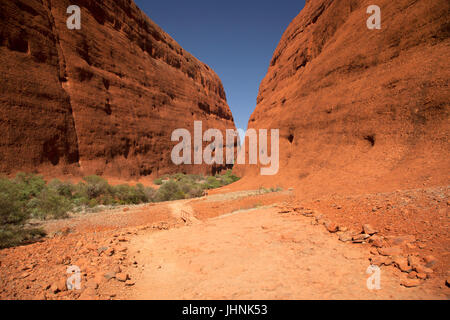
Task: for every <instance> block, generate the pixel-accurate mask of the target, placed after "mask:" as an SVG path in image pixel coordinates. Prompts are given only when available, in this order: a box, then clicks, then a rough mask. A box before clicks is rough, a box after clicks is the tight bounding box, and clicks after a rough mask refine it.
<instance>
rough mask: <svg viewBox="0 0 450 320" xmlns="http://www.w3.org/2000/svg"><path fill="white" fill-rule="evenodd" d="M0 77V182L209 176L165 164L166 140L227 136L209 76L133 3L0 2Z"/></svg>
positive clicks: (218, 94)
mask: <svg viewBox="0 0 450 320" xmlns="http://www.w3.org/2000/svg"><path fill="white" fill-rule="evenodd" d="M69 5H78V6H79V7H80V8H81V30H69V29H68V28H67V26H66V20H67V18H68V16H69V15H68V14H67V13H66V10H67V7H68V6H69ZM0 74H1V76H0V132H1V134H0V154H1V158H0V172H1V173H6V174H10V173H14V172H16V171H19V170H23V171H31V170H36V171H40V172H43V173H46V174H50V175H59V174H67V173H74V174H78V173H81V174H101V175H107V176H117V177H125V178H130V177H138V176H142V175H150V174H153V175H157V174H163V173H168V172H176V171H187V172H210V171H211V170H215V168H214V169H212V168H211V167H208V166H206V165H204V166H200V167H198V166H196V167H183V168H180V167H176V166H174V165H173V164H172V162H171V160H170V151H171V148H172V147H173V146H174V145H175V143H173V142H171V141H170V138H171V133H172V131H173V130H174V129H176V128H192V127H193V121H194V120H202V121H203V128H204V130H205V129H207V128H211V127H212V128H218V129H224V128H234V122H233V118H232V115H231V112H230V109H229V107H228V105H227V102H226V97H225V92H224V89H223V86H222V84H221V81H220V79H219V78H218V76H217V75H216V74H215V73H214V71H212V70H211V69H210V68H209V67H208V66H207V65H205V64H204V63H202V62H200V61H198V60H197V59H196V58H194V57H193V56H192V55H191V54H189V53H188V52H186V51H184V50H183V48H181V47H180V46H179V45H178V44H177V43H176V42H175V41H174V40H173V39H172V38H171V37H170V36H169V35H167V34H166V33H165V32H164V31H163V30H161V28H159V27H158V26H157V25H156V24H155V23H153V22H152V21H151V20H150V19H149V18H148V17H146V16H145V15H144V14H143V13H142V12H141V11H140V10H139V9H138V8H137V6H136V5H135V4H134V2H133V1H131V0H105V1H97V0H73V1H65V0H42V1H41V0H14V1H0Z"/></svg>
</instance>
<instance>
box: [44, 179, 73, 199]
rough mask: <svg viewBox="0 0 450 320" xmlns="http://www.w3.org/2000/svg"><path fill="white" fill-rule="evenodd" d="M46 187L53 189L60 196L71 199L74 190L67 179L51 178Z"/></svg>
mask: <svg viewBox="0 0 450 320" xmlns="http://www.w3.org/2000/svg"><path fill="white" fill-rule="evenodd" d="M47 186H48V188H50V189H53V190H55V191H56V192H57V193H58V194H59V195H60V196H63V197H66V198H68V199H71V198H72V197H73V193H74V192H75V186H74V185H73V184H72V183H71V182H69V181H60V180H58V179H53V180H51V181H50V182H49V183H48V184H47Z"/></svg>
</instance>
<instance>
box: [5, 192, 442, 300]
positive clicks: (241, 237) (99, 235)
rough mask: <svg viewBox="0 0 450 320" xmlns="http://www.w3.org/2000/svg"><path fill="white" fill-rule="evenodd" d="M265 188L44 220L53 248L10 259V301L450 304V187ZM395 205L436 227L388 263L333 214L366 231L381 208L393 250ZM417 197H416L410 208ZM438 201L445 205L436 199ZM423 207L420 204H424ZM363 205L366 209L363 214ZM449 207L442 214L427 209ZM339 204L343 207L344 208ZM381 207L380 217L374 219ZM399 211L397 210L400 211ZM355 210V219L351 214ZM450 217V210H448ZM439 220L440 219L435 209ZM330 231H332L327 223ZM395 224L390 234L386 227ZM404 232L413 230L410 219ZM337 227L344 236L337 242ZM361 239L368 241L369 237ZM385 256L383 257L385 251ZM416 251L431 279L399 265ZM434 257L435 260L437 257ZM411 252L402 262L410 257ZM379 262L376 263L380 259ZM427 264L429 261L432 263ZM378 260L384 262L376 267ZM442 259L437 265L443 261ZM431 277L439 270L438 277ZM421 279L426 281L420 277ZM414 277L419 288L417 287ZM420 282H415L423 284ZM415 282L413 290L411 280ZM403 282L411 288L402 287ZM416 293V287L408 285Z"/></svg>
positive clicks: (16, 251) (12, 253)
mask: <svg viewBox="0 0 450 320" xmlns="http://www.w3.org/2000/svg"><path fill="white" fill-rule="evenodd" d="M256 192H259V191H258V190H257V191H247V192H238V193H236V192H233V193H219V194H214V195H209V196H207V197H204V198H200V199H194V200H180V201H173V202H167V203H160V204H155V205H143V206H134V207H131V206H129V207H123V208H118V209H115V210H110V211H106V212H99V213H92V214H86V215H84V216H81V215H77V216H75V217H73V218H70V219H68V220H60V221H50V222H46V223H44V227H45V229H46V230H47V231H48V232H49V235H50V237H49V238H47V239H45V240H44V241H43V242H40V243H35V244H32V245H27V246H21V247H16V248H11V249H5V250H1V251H0V274H1V278H0V284H1V291H0V298H1V299H58V300H59V299H164V298H173V299H183V298H188V299H222V298H225V299H263V298H268V299H272V298H273V299H447V298H448V297H449V294H450V292H449V289H448V288H447V287H446V285H445V280H446V277H447V276H448V274H447V273H446V272H447V270H448V263H449V261H448V255H446V254H447V252H446V247H445V243H446V242H445V241H448V239H447V240H446V238H445V237H448V228H445V227H441V229H439V228H434V223H435V222H434V221H432V220H436V221H437V220H438V219H439V218H441V219H442V218H444V216H446V214H447V211H446V210H447V205H448V204H447V201H446V200H442V199H443V198H445V197H448V189H431V190H428V189H427V190H411V191H404V192H399V193H397V194H394V195H388V196H386V195H364V196H360V197H353V198H350V197H349V198H339V197H337V198H335V197H333V198H328V199H320V201H313V202H311V203H307V202H305V203H300V202H299V201H297V200H294V198H293V196H292V195H293V193H292V192H291V191H282V192H279V193H267V194H262V195H255V193H256ZM380 196H382V197H381V199H382V200H385V199H389V201H388V202H389V207H391V206H392V207H393V209H392V211H390V212H389V214H390V217H395V216H397V215H400V212H402V210H403V211H404V210H406V209H407V210H408V212H413V210H412V209H413V208H416V209H417V208H418V207H420V208H422V209H423V212H421V217H422V218H421V219H427V220H428V221H430V223H432V225H430V226H429V228H432V229H433V230H434V231H433V233H429V232H428V231H429V230H428V229H427V228H428V227H426V226H424V227H423V228H424V229H423V230H422V229H420V227H419V226H420V225H421V224H420V222H418V223H417V227H416V229H418V231H419V233H420V234H422V232H426V236H424V234H422V236H419V235H417V237H415V238H414V239H412V240H411V239H409V240H408V241H409V242H410V243H408V241H406V242H405V241H404V242H403V243H401V253H400V254H399V253H396V256H393V257H384V258H383V257H382V256H381V255H380V254H378V251H377V250H376V247H375V246H374V244H375V242H372V243H369V240H368V239H366V241H364V243H352V241H350V242H345V243H344V242H342V241H340V240H338V238H339V237H340V235H341V234H342V232H341V231H339V232H337V233H334V231H335V230H331V229H332V228H333V225H332V224H331V221H332V220H330V221H328V217H326V218H325V217H321V215H322V213H325V214H327V215H328V216H329V217H333V218H334V219H335V220H334V221H336V222H337V224H336V226H339V227H340V228H341V229H342V228H344V226H348V227H349V229H354V230H358V232H355V234H357V233H360V232H361V231H360V230H359V229H361V225H360V224H359V223H358V220H354V221H352V217H354V216H355V215H353V214H352V212H357V211H365V212H368V211H369V210H370V212H371V214H372V216H373V217H375V218H374V219H368V220H367V221H365V222H367V223H370V224H371V225H372V228H374V229H378V230H377V231H378V233H377V234H376V235H374V236H372V237H371V239H375V238H377V237H380V238H381V237H382V236H385V237H386V239H385V240H383V243H382V245H381V246H382V249H383V248H384V249H386V248H390V247H391V246H392V245H393V243H392V242H395V241H397V240H398V239H397V240H396V238H389V237H388V236H390V235H399V234H401V235H405V234H409V235H411V234H413V235H415V234H414V233H409V232H410V230H412V229H409V228H404V229H396V227H397V224H396V223H397V222H398V219H397V218H392V221H390V220H386V221H389V224H387V223H384V224H383V223H381V222H379V220H377V219H376V217H378V216H379V213H377V212H379V211H382V210H384V209H382V208H379V207H381V203H383V204H385V205H387V203H386V201H383V202H382V201H380ZM411 199H413V200H411ZM437 200H439V202H438V201H437ZM417 201H420V203H418V202H417ZM360 205H361V206H360ZM436 205H438V206H439V207H440V208H441V209H442V208H444V209H445V210H440V209H438V210H437V211H436V212H439V214H438V215H437V216H436V214H434V213H433V214H434V219H431V218H432V217H431V216H428V217H427V216H426V215H425V212H431V211H432V210H427V208H433V209H435V206H436ZM338 207H340V209H338ZM372 208H377V209H376V211H372ZM397 210H398V211H397ZM341 211H345V212H348V215H347V218H346V219H342V216H343V215H342V214H339V213H337V212H341ZM444 211H445V212H444ZM433 212H434V211H433ZM323 224H325V227H324V226H323ZM387 225H389V227H390V229H389V230H387V228H386V227H385V226H387ZM400 225H404V222H403V221H402V223H401V224H400ZM327 229H330V230H331V231H333V233H330V232H329V231H328V230H327ZM360 235H361V234H360ZM380 250H381V249H380ZM411 254H414V257H416V258H415V259H416V260H414V261H415V263H417V266H415V267H416V268H417V267H418V268H420V267H422V269H423V268H424V265H425V264H427V261H428V263H429V264H430V265H429V268H425V269H424V270H425V271H426V272H427V274H425V277H428V279H427V280H421V279H418V278H417V277H416V276H415V274H414V272H415V271H412V270H410V271H411V272H410V273H406V272H401V271H400V270H399V269H398V268H397V267H395V266H394V265H395V263H397V262H398V263H401V261H403V260H402V259H408V255H411ZM430 254H431V255H433V256H434V257H435V259H431V260H430V258H429V257H428V256H429V255H430ZM399 255H400V256H399ZM374 258H375V260H373V259H374ZM390 258H392V259H393V260H394V261H395V262H394V263H393V264H391V265H390V266H382V267H381V271H382V273H381V275H382V278H381V286H382V289H381V290H374V291H370V290H368V289H367V287H366V279H367V277H368V276H369V275H367V274H366V273H365V272H366V269H367V267H368V266H369V265H370V263H371V262H370V260H369V259H372V263H375V264H379V263H380V261H383V262H386V261H385V260H384V259H390ZM422 258H427V259H428V260H427V261H423V260H422ZM377 259H378V260H377ZM434 260H436V261H434ZM69 265H77V266H79V267H80V268H81V276H82V289H81V290H74V291H71V290H67V288H66V287H65V279H66V278H67V274H66V269H67V267H68V266H69ZM430 270H431V271H430ZM412 275H414V276H415V277H412ZM408 276H410V277H411V279H409V278H408ZM412 278H414V279H412ZM405 281H406V282H405ZM402 284H403V285H402ZM405 285H407V286H413V287H411V288H406V287H405Z"/></svg>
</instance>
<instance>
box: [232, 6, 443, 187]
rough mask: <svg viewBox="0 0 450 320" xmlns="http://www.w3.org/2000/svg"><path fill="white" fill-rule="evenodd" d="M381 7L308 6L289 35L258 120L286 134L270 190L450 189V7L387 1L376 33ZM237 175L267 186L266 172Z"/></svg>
mask: <svg viewBox="0 0 450 320" xmlns="http://www.w3.org/2000/svg"><path fill="white" fill-rule="evenodd" d="M372 4H374V2H373V1H365V0H342V1H332V0H315V1H308V2H307V3H306V6H305V8H304V9H303V10H302V11H301V12H300V14H299V15H298V16H297V17H296V18H295V19H294V20H293V21H292V23H291V24H290V26H289V27H288V29H287V30H286V32H285V33H284V35H283V37H282V39H281V41H280V43H279V45H278V47H277V49H276V50H275V53H274V55H273V59H272V61H271V62H270V67H269V70H268V73H267V75H266V77H265V78H264V80H263V81H262V83H261V86H260V92H259V96H258V101H257V107H256V109H255V111H254V113H253V114H252V116H251V118H250V121H249V128H267V129H270V128H279V129H280V170H279V173H278V175H277V176H276V177H275V178H274V177H267V178H265V179H266V180H263V181H265V182H264V183H265V184H272V185H273V184H275V183H278V184H284V185H285V186H286V187H290V186H293V187H295V188H296V190H297V191H299V192H301V193H302V194H303V195H313V194H314V195H318V194H321V193H325V192H328V193H329V192H341V191H343V190H353V191H355V190H359V191H362V190H369V189H377V190H380V189H385V188H398V187H401V186H406V187H412V186H414V185H422V184H426V185H430V184H442V183H443V184H446V183H448V181H449V178H450V176H449V172H450V170H449V162H448V159H449V156H450V152H449V151H450V148H449V147H450V146H449V143H448V136H449V133H450V130H449V129H450V125H449V101H450V93H449V88H448V85H449V78H450V77H449V76H450V50H449V49H450V40H449V34H450V29H449V28H450V25H449V20H448V17H449V13H450V3H449V2H448V1H446V0H433V1H416V0H414V1H413V0H399V1H390V0H380V1H377V2H376V4H377V5H378V6H380V8H381V30H369V29H368V28H367V26H366V21H367V19H368V18H369V17H370V14H367V12H366V11H367V8H368V6H369V5H372ZM237 171H238V172H240V173H244V174H245V175H246V177H247V178H246V179H243V180H242V184H243V185H244V184H248V185H250V184H255V181H258V183H261V177H259V168H256V167H254V166H240V167H239V168H238V169H237ZM256 179H258V180H256ZM263 179H264V177H263Z"/></svg>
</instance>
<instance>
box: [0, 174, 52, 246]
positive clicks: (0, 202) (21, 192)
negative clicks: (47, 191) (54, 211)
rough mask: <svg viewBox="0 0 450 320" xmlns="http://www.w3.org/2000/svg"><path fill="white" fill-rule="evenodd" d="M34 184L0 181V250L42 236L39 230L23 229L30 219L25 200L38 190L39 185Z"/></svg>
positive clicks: (31, 182)
mask: <svg viewBox="0 0 450 320" xmlns="http://www.w3.org/2000/svg"><path fill="white" fill-rule="evenodd" d="M36 181H37V180H36ZM34 182H35V181H34ZM34 182H33V181H28V182H25V181H17V180H14V181H10V180H8V179H0V248H7V247H12V246H16V245H20V244H23V243H25V242H29V241H34V240H36V239H39V238H40V237H42V236H43V235H44V232H43V231H42V230H40V229H27V228H24V224H25V222H26V221H27V219H28V218H30V211H29V210H27V207H26V205H27V203H28V200H27V198H28V197H29V196H30V195H31V194H33V193H34V192H36V190H37V189H35V187H36V188H39V187H37V185H39V183H37V184H35V183H34ZM24 188H25V189H24Z"/></svg>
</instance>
